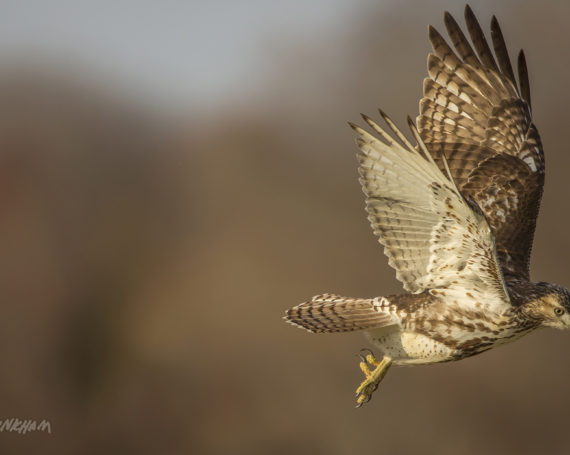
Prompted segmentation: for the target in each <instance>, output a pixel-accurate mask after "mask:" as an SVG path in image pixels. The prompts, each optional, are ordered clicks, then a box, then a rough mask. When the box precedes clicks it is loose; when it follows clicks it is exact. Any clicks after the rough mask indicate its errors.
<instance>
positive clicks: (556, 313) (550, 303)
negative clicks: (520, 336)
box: [523, 283, 570, 329]
mask: <svg viewBox="0 0 570 455" xmlns="http://www.w3.org/2000/svg"><path fill="white" fill-rule="evenodd" d="M535 289H536V291H537V292H536V294H535V295H533V296H532V298H531V300H530V301H529V302H528V303H527V304H526V305H525V307H526V308H525V309H524V310H523V311H524V312H525V313H526V314H527V316H529V317H530V318H532V319H534V320H537V321H539V322H540V323H541V325H543V326H546V327H554V328H555V329H568V328H570V291H568V289H566V288H563V287H562V286H559V285H557V284H553V283H536V285H535Z"/></svg>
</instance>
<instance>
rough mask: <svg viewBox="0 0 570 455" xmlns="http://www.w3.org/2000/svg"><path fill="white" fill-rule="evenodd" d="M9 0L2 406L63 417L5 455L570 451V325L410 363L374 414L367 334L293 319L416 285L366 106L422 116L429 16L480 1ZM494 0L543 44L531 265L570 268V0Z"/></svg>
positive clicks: (530, 39)
mask: <svg viewBox="0 0 570 455" xmlns="http://www.w3.org/2000/svg"><path fill="white" fill-rule="evenodd" d="M1 4H2V15H1V17H0V59H1V60H0V61H1V64H0V214H1V216H0V252H1V260H0V267H1V273H0V298H1V301H2V308H3V315H2V317H1V318H0V340H1V341H0V346H2V347H1V352H2V360H3V362H2V370H1V374H0V403H1V406H0V409H1V415H0V418H2V419H5V418H11V417H17V418H21V419H36V420H38V421H41V420H42V419H46V420H49V421H50V422H51V428H52V434H51V435H50V434H46V433H33V434H27V435H25V436H24V435H19V434H17V433H1V434H0V451H1V452H2V453H32V451H39V450H41V451H42V453H50V454H51V453H59V454H67V453H70V454H71V453H86V454H91V453H93V454H96V453H108V454H114V453H120V454H128V453H136V454H146V453H148V454H150V453H164V454H182V453H184V454H188V453H191V454H265V453H277V454H280V453H282V454H291V453H295V454H351V453H357V452H364V451H366V452H367V453H384V454H410V453H418V452H420V451H421V453H428V454H480V453H483V452H484V453H497V454H510V453H517V454H531V453H537V452H540V453H549V454H562V453H566V452H565V450H566V447H567V441H566V436H567V428H568V422H569V421H570V394H569V393H568V387H567V384H568V377H569V374H570V364H569V362H568V359H569V356H570V334H569V333H563V332H556V331H552V330H551V331H542V332H538V333H535V334H532V335H530V336H528V337H526V338H524V339H522V340H521V341H519V342H517V343H514V344H512V345H507V346H505V347H503V348H501V349H498V350H494V351H491V352H488V353H486V354H485V355H482V356H479V357H474V358H471V359H467V360H464V361H462V362H458V363H450V364H443V365H435V366H427V367H416V368H393V369H392V370H391V371H390V374H389V375H388V376H387V377H386V379H385V380H384V382H383V383H382V385H381V387H380V389H379V390H378V391H377V392H376V394H375V395H374V399H373V400H372V401H371V403H370V404H368V405H367V406H365V407H364V408H362V409H354V389H355V388H356V386H357V385H358V384H359V383H360V381H361V379H362V377H361V372H360V370H359V368H358V359H357V357H355V354H356V353H358V351H359V350H360V349H361V348H363V347H365V346H366V341H365V339H364V337H363V336H362V335H361V334H346V335H323V336H314V335H310V334H308V333H305V332H303V331H301V330H297V329H295V328H293V327H291V326H289V325H286V324H285V323H284V322H283V321H282V320H281V317H282V315H283V314H284V311H285V309H287V308H288V307H290V306H293V305H296V304H298V303H300V302H302V301H304V300H305V299H307V298H308V297H311V296H312V295H315V294H318V293H321V292H336V293H340V294H343V295H349V296H361V297H371V296H376V295H386V294H391V293H398V292H401V287H400V285H399V283H398V282H397V281H396V279H395V276H394V272H393V270H392V269H391V268H390V267H389V266H388V265H387V261H386V259H385V257H384V256H383V254H382V249H381V247H380V245H378V243H377V242H376V240H375V238H374V237H373V234H372V232H371V230H370V228H369V226H368V222H367V220H366V217H365V213H364V210H363V205H364V203H363V197H362V193H361V190H360V186H359V184H358V181H357V171H356V160H355V157H354V154H355V150H356V147H355V145H354V142H353V135H352V133H351V131H350V129H349V128H348V127H347V125H346V121H347V120H352V121H358V120H359V113H360V112H366V113H368V114H371V115H374V113H375V112H376V108H377V107H379V106H381V107H382V108H383V109H384V110H385V111H387V112H388V113H390V114H391V116H392V118H393V119H394V120H396V121H397V123H399V124H400V125H405V123H404V122H405V116H406V115H407V114H410V115H412V116H414V117H415V115H416V114H417V110H418V107H417V106H418V101H419V99H420V96H421V86H422V85H421V82H422V79H423V78H424V77H425V75H426V68H425V66H426V57H427V53H428V51H429V49H430V48H429V44H428V40H427V25H428V24H432V25H434V26H435V27H436V28H438V29H439V30H440V31H442V32H443V31H444V26H443V20H442V16H443V11H444V10H446V9H447V10H449V11H450V12H451V13H452V14H454V15H455V17H456V18H457V19H458V20H459V22H460V23H461V24H463V7H464V5H463V4H462V3H461V2H457V1H450V0H449V1H443V0H439V1H436V0H422V1H420V0H416V1H396V0H376V1H369V0H366V1H365V0H361V1H354V0H332V1H325V0H316V1H312V2H303V1H300V0H299V1H286V2H263V1H261V0H247V1H240V2H232V1H230V0H223V1H222V0H219V1H213V2H193V1H189V2H182V1H173V0H170V1H163V2H150V1H134V0H132V1H127V0H123V1H119V2H117V1H107V0H100V1H98V2H77V1H71V0H68V1H64V0H55V1H51V2H42V1H39V0H38V1H28V2H8V1H3V2H1ZM471 6H472V7H473V9H474V11H475V13H476V14H477V15H478V17H479V19H480V21H481V23H482V25H483V26H484V28H485V30H486V31H487V30H488V24H489V22H490V19H491V15H492V14H496V15H497V16H498V18H499V21H500V23H501V25H502V28H503V33H504V35H505V37H506V40H507V43H508V45H509V48H510V51H511V55H512V56H514V55H516V52H518V49H519V48H520V47H524V49H525V52H526V56H527V61H528V64H529V71H530V78H531V88H532V96H533V109H534V116H535V121H536V124H537V125H538V127H539V129H540V132H541V135H542V139H543V143H544V147H545V150H546V152H547V168H548V177H547V183H546V189H545V195H544V200H543V201H544V202H543V206H542V211H541V217H540V219H539V223H538V229H537V232H536V241H535V249H534V254H533V271H532V277H533V279H535V280H548V281H554V282H558V283H560V284H562V285H566V286H569V285H570V277H569V274H568V269H569V267H570V238H569V236H568V235H567V231H568V228H567V223H568V221H569V220H570V217H569V216H568V212H569V209H570V206H569V202H568V190H569V187H568V184H569V183H568V178H567V173H568V169H569V166H570V155H569V150H568V146H567V145H566V142H567V141H566V134H567V130H568V127H567V125H568V123H569V121H570V117H569V114H568V110H567V106H568V104H569V103H570V93H569V91H568V90H567V81H568V80H570V60H569V59H568V52H567V46H568V43H569V42H570V29H569V28H568V27H567V23H568V19H569V17H570V3H568V2H565V1H549V2H541V3H540V4H539V3H538V2H535V1H530V0H525V1H504V2H500V3H499V2H494V1H472V2H471ZM488 36H489V35H488ZM376 117H377V116H376Z"/></svg>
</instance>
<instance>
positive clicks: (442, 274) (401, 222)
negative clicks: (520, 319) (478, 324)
mask: <svg viewBox="0 0 570 455" xmlns="http://www.w3.org/2000/svg"><path fill="white" fill-rule="evenodd" d="M383 117H384V119H385V120H386V123H387V124H388V127H389V129H390V131H391V133H392V134H393V135H394V136H396V137H397V138H398V139H399V140H400V142H398V141H395V140H393V139H391V137H390V135H389V134H388V133H387V132H386V131H385V130H383V129H382V128H381V127H380V126H379V125H378V124H376V123H375V122H374V121H373V120H371V119H370V118H369V117H365V119H366V122H367V123H368V124H369V125H370V126H371V127H372V129H373V130H374V131H375V132H376V133H378V137H376V136H375V135H372V134H370V133H368V132H367V131H365V130H363V129H362V128H360V127H358V126H356V125H351V126H352V128H353V129H354V131H355V132H356V133H357V135H358V137H357V144H358V146H359V148H360V153H359V154H358V160H359V163H360V168H359V172H360V175H361V179H360V181H361V184H362V188H363V190H364V193H365V194H366V210H367V212H368V219H369V220H370V223H371V225H372V229H373V231H374V233H375V234H376V235H377V236H378V238H379V241H380V243H381V244H382V245H384V252H385V254H386V255H387V256H388V260H389V261H388V262H389V264H390V265H391V266H392V267H394V268H395V269H396V275H397V277H398V279H399V280H400V281H402V283H403V284H404V287H405V288H406V289H407V290H408V291H410V292H414V293H419V292H423V291H425V290H434V289H439V290H446V292H451V293H452V294H453V293H454V294H455V295H458V296H459V295H460V296H463V297H465V295H466V293H469V294H470V295H472V296H475V297H474V299H475V300H478V301H481V302H483V303H484V304H486V305H489V307H493V306H494V307H495V308H496V307H501V306H503V305H505V304H508V302H509V298H508V295H507V293H506V291H505V285H504V281H503V278H502V275H501V271H500V268H499V266H498V263H497V258H496V252H495V246H494V240H493V235H492V234H491V229H490V227H489V225H488V223H487V221H486V219H485V216H484V215H483V213H482V212H481V210H480V209H479V208H478V207H477V206H476V205H473V204H472V203H469V202H468V201H466V200H465V199H464V198H463V196H462V195H461V193H460V192H459V189H458V188H457V187H456V184H455V182H454V181H453V180H452V179H451V172H452V171H451V168H449V174H448V175H447V176H446V175H445V173H444V172H442V171H441V169H440V167H439V166H438V163H437V161H436V159H435V157H433V156H432V154H431V153H430V152H429V149H428V148H427V147H426V145H425V144H424V143H423V141H422V140H421V138H420V135H419V132H418V131H417V129H416V127H415V125H413V123H412V122H411V120H409V123H410V127H411V129H412V134H413V135H414V138H415V140H416V142H417V146H414V145H412V143H411V142H410V141H409V140H408V139H407V138H406V137H405V136H404V134H403V133H402V132H401V131H400V130H399V129H398V128H397V127H396V126H395V125H394V123H393V122H392V121H391V120H390V119H389V118H388V117H387V116H386V115H385V114H383ZM386 138H388V139H386ZM439 159H442V160H444V161H443V162H444V167H445V158H444V157H439ZM460 300H461V301H462V302H463V304H464V305H468V303H465V302H467V301H473V302H474V301H475V300H473V299H472V298H467V299H465V298H464V299H460Z"/></svg>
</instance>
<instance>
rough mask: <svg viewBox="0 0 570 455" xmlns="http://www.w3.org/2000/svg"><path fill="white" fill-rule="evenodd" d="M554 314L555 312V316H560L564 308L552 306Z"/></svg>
mask: <svg viewBox="0 0 570 455" xmlns="http://www.w3.org/2000/svg"><path fill="white" fill-rule="evenodd" d="M554 314H555V315H556V316H562V315H563V314H564V309H563V308H560V307H558V308H554Z"/></svg>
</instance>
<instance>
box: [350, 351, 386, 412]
mask: <svg viewBox="0 0 570 455" xmlns="http://www.w3.org/2000/svg"><path fill="white" fill-rule="evenodd" d="M360 358H361V359H362V362H360V369H361V370H362V372H363V373H364V375H365V376H366V379H365V380H364V381H362V383H361V384H360V386H359V387H358V389H356V407H357V408H359V407H360V406H362V405H363V404H364V403H368V402H369V401H370V399H371V398H372V394H373V393H374V391H375V390H376V389H377V388H378V384H380V381H382V379H383V378H384V376H385V375H386V373H387V372H388V369H389V368H390V365H392V359H391V358H390V357H386V356H384V357H383V358H382V360H378V359H377V358H376V357H374V354H372V352H371V351H368V354H366V355H362V354H361V355H360ZM371 366H372V367H375V368H374V369H373V370H371V369H370V367H371Z"/></svg>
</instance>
